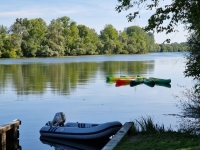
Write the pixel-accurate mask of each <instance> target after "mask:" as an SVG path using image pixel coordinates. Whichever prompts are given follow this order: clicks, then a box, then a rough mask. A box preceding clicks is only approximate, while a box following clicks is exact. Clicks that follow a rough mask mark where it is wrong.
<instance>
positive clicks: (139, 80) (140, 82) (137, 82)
mask: <svg viewBox="0 0 200 150" xmlns="http://www.w3.org/2000/svg"><path fill="white" fill-rule="evenodd" d="M142 83H144V80H143V78H142V79H136V80H131V81H130V86H131V87H133V86H136V85H139V84H142Z"/></svg>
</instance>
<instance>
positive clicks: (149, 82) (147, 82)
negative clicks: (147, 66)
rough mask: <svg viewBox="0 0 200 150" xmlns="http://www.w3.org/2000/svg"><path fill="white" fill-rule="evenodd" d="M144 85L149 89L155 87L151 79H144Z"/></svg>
mask: <svg viewBox="0 0 200 150" xmlns="http://www.w3.org/2000/svg"><path fill="white" fill-rule="evenodd" d="M144 84H146V85H148V86H150V87H154V86H155V82H154V80H152V79H146V78H144Z"/></svg>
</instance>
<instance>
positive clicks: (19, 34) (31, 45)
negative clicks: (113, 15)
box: [0, 16, 187, 58]
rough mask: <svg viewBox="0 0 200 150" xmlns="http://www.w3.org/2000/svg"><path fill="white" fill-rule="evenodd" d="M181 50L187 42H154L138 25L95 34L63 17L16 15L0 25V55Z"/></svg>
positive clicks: (91, 30)
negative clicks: (17, 16)
mask: <svg viewBox="0 0 200 150" xmlns="http://www.w3.org/2000/svg"><path fill="white" fill-rule="evenodd" d="M183 51H187V43H185V42H183V43H170V44H164V43H162V44H157V43H155V40H154V34H153V33H151V32H145V31H144V30H143V29H142V28H141V27H139V26H130V27H127V28H125V29H124V30H123V31H117V30H116V29H115V28H114V27H113V25H111V24H107V25H105V27H104V29H102V30H101V31H100V34H98V33H97V32H96V31H95V29H92V28H89V27H87V26H85V25H81V24H80V25H77V23H76V22H75V21H72V20H71V19H70V18H69V17H67V16H63V17H60V18H57V19H53V20H52V21H51V22H50V24H49V25H47V24H46V22H45V21H44V20H43V19H41V18H36V19H27V18H17V19H16V21H15V22H14V23H13V24H12V25H11V26H10V27H9V28H8V27H6V26H3V25H1V26H0V58H20V57H61V56H77V55H106V54H145V53H150V52H183Z"/></svg>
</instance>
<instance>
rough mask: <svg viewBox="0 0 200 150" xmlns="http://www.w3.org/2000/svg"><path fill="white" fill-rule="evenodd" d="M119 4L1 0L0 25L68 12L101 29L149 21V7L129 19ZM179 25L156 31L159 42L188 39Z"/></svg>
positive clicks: (110, 0) (107, 0)
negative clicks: (170, 31)
mask: <svg viewBox="0 0 200 150" xmlns="http://www.w3.org/2000/svg"><path fill="white" fill-rule="evenodd" d="M117 4H118V1H117V0H34V1H33V0H2V1H1V4H0V25H4V26H7V27H10V26H11V25H12V24H13V23H14V22H15V19H16V18H28V19H34V18H42V19H44V21H45V22H46V23H47V24H49V23H50V22H51V20H52V19H57V18H59V17H62V16H68V17H70V19H71V20H73V21H75V22H77V24H83V25H86V26H87V27H90V28H94V29H95V30H96V31H97V33H100V31H101V30H103V29H104V27H105V25H106V24H112V25H113V26H114V27H115V28H116V29H117V30H118V31H120V30H121V31H123V30H124V28H125V27H129V26H132V25H138V26H140V27H144V26H145V25H146V24H147V19H148V17H149V16H150V14H151V12H150V11H147V10H145V9H143V10H142V11H141V17H140V18H137V19H136V20H135V21H133V22H128V21H127V19H126V15H127V14H128V13H129V12H126V11H124V12H122V13H118V12H116V11H115V7H116V5H117ZM132 11H134V10H133V9H132ZM177 29H179V32H178V33H173V34H170V35H166V34H164V33H162V34H154V36H155V41H156V43H162V42H163V41H164V40H165V39H167V38H170V39H171V41H172V42H178V43H180V42H185V41H186V36H185V35H186V33H187V32H184V31H183V27H182V26H181V25H180V26H179V27H177Z"/></svg>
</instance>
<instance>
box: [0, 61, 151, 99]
mask: <svg viewBox="0 0 200 150" xmlns="http://www.w3.org/2000/svg"><path fill="white" fill-rule="evenodd" d="M98 69H100V71H101V72H103V74H105V75H116V74H118V73H119V72H122V73H124V74H125V75H135V74H141V73H143V74H144V73H147V72H148V71H152V70H153V69H154V64H153V63H152V62H151V63H148V62H114V61H113V62H102V63H97V62H80V63H77V62H74V63H59V64H43V63H34V64H9V65H0V92H2V91H3V90H4V89H5V88H6V87H7V86H8V85H9V86H10V85H11V86H12V88H14V90H15V91H16V92H17V94H18V95H26V94H42V93H44V92H45V91H46V90H47V89H48V88H50V89H51V91H52V92H56V93H60V94H69V93H70V92H71V91H73V90H75V89H76V88H77V86H78V85H80V84H86V83H87V82H90V81H93V80H94V79H95V78H96V77H97V76H96V74H97V71H98Z"/></svg>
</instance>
